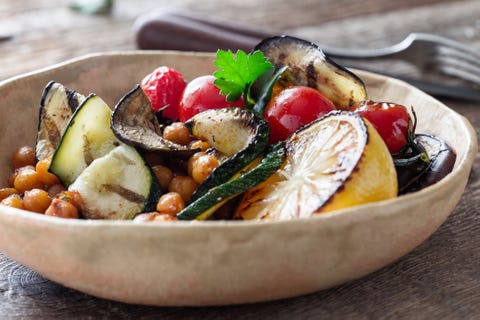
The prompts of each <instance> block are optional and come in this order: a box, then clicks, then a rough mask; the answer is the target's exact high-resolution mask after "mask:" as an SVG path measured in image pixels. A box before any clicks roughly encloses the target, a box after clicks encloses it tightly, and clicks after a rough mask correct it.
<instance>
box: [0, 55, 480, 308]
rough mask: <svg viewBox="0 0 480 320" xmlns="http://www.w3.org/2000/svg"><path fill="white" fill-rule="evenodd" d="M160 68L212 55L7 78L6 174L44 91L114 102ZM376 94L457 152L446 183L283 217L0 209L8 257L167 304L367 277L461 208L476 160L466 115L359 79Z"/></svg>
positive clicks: (256, 295)
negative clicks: (186, 217)
mask: <svg viewBox="0 0 480 320" xmlns="http://www.w3.org/2000/svg"><path fill="white" fill-rule="evenodd" d="M159 65H168V66H171V67H174V68H177V69H178V70H180V71H181V72H183V73H184V75H185V77H186V78H187V79H192V78H193V77H194V76H196V75H201V74H206V73H210V72H212V71H213V64H212V56H211V55H209V54H190V53H173V52H163V53H162V52H160V53H159V52H157V53H153V52H129V53H109V54H100V55H91V56H87V57H83V58H80V59H77V60H73V61H68V62H66V63H63V64H60V65H57V66H54V67H51V68H47V69H44V70H40V71H37V72H33V73H30V74H27V75H23V76H19V77H16V78H13V79H10V80H7V81H4V82H2V83H0V99H1V100H0V114H1V115H2V116H1V117H0V141H1V142H0V145H1V156H0V178H1V181H5V180H6V178H7V176H8V174H9V173H10V172H11V170H12V169H11V165H10V157H11V154H12V152H13V150H14V149H15V148H16V147H18V146H20V145H25V144H27V145H32V146H33V145H34V142H35V133H36V127H37V118H38V114H37V113H38V106H39V102H40V96H41V93H42V90H43V88H44V86H45V85H46V84H47V82H48V81H49V80H55V81H58V82H61V83H63V84H65V85H66V86H69V87H71V88H73V89H75V90H77V91H79V92H82V93H85V94H88V93H90V92H95V93H97V94H98V95H100V96H101V97H102V98H104V100H106V101H107V102H108V103H110V104H111V105H112V106H113V105H114V104H115V103H116V102H117V101H118V100H119V99H120V97H122V95H123V94H124V93H125V92H127V91H128V90H129V89H131V88H132V87H133V86H134V85H135V84H136V83H138V82H139V81H140V80H141V79H142V77H143V76H144V75H145V74H147V73H148V72H150V71H151V70H153V69H154V68H155V67H157V66H159ZM358 74H359V75H360V76H361V77H362V78H363V79H364V81H365V82H366V84H367V87H368V90H369V94H370V97H371V98H372V99H377V100H389V101H396V102H399V103H402V104H405V105H407V106H410V105H413V106H414V107H415V110H416V112H417V115H418V119H419V123H418V132H427V133H431V134H435V135H439V136H441V137H443V138H445V139H446V140H447V142H448V143H449V144H450V145H451V146H452V147H453V148H454V149H455V150H456V152H457V160H456V163H455V168H454V170H453V172H452V173H450V174H449V175H448V176H447V177H446V178H445V179H443V180H442V181H441V182H439V183H437V184H435V185H433V186H431V187H429V188H426V189H424V190H422V191H420V192H416V193H413V194H409V195H406V196H402V197H399V198H397V199H393V200H388V201H382V202H377V203H371V204H368V205H364V206H359V207H355V208H350V209H347V210H342V211H338V212H335V213H332V214H329V215H324V216H318V217H314V218H311V219H304V220H297V221H284V222H272V223H270V222H269V223H265V222H241V221H226V222H216V221H211V222H193V223H191V222H179V223H164V224H153V223H150V224H148V223H146V224H135V223H132V222H129V221H85V220H66V219H60V218H55V217H48V216H44V215H40V214H34V213H30V212H26V211H22V210H18V209H13V208H8V207H5V206H1V205H0V250H1V251H3V252H4V253H5V254H7V255H8V256H9V257H11V258H12V259H15V260H17V261H18V262H20V263H22V264H24V265H26V266H28V267H29V268H31V269H32V270H34V271H36V272H38V273H40V274H41V275H43V276H45V277H46V278H48V279H51V280H53V281H56V282H58V283H61V284H63V285H65V286H67V287H71V288H74V289H77V290H80V291H83V292H85V293H89V294H92V295H95V296H98V297H103V298H108V299H112V300H118V301H123V302H129V303H141V304H149V305H159V306H174V305H223V304H234V303H246V302H256V301H264V300H272V299H279V298H285V297H292V296H297V295H301V294H305V293H310V292H315V291H318V290H322V289H326V288H329V287H332V286H335V285H338V284H341V283H344V282H346V281H349V280H352V279H356V278H359V277H362V276H364V275H366V274H368V273H370V272H373V271H375V270H377V269H379V268H381V267H383V266H385V265H386V264H388V263H391V262H392V261H394V260H396V259H398V258H399V257H401V256H402V255H404V254H406V253H407V252H409V251H411V250H412V249H413V248H415V247H416V246H417V245H419V244H420V243H421V242H422V241H424V240H425V239H426V238H427V237H428V236H430V235H431V234H432V233H433V232H434V231H435V230H436V229H437V228H438V227H439V226H440V225H441V224H442V223H443V222H444V221H445V219H446V218H447V216H448V215H449V214H450V212H451V211H452V210H453V208H454V207H455V205H456V204H457V203H458V201H459V199H460V197H461V195H462V193H463V191H464V188H465V185H466V183H467V179H468V174H469V172H470V169H471V166H472V162H473V159H474V156H475V154H476V153H477V141H476V135H475V132H474V130H473V129H472V127H471V125H470V124H469V123H468V122H467V120H466V119H465V118H464V117H462V116H460V115H459V114H457V113H455V112H454V111H452V110H450V109H448V108H447V107H446V106H444V105H443V104H442V103H440V102H438V101H437V100H435V99H433V98H432V97H430V96H428V95H426V94H424V93H422V92H421V91H419V90H417V89H415V88H413V87H411V86H409V85H407V84H405V83H403V82H400V81H397V80H393V79H389V78H386V77H382V76H378V75H373V74H370V73H365V72H358Z"/></svg>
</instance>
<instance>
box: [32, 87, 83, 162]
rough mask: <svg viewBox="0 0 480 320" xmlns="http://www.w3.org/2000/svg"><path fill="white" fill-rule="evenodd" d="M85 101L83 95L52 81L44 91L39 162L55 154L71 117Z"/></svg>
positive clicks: (40, 121)
mask: <svg viewBox="0 0 480 320" xmlns="http://www.w3.org/2000/svg"><path fill="white" fill-rule="evenodd" d="M84 99H85V96H83V95H82V94H80V93H78V92H76V91H74V90H71V89H69V88H67V87H65V86H64V85H62V84H60V83H58V82H54V81H50V82H49V83H48V84H47V86H46V87H45V89H44V90H43V94H42V100H41V101H40V114H39V121H38V132H37V143H36V146H35V156H36V158H37V160H42V159H45V158H49V157H51V156H52V155H53V153H54V152H55V149H56V148H57V145H58V142H59V141H60V138H61V136H62V134H63V131H64V130H65V128H66V127H67V125H68V122H69V121H70V117H71V116H72V114H73V112H74V111H75V110H76V109H77V107H78V106H79V105H80V103H81V102H82V101H83V100H84Z"/></svg>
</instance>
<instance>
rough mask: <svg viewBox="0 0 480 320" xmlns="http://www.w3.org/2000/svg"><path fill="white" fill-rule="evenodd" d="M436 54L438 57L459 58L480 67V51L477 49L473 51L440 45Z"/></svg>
mask: <svg viewBox="0 0 480 320" xmlns="http://www.w3.org/2000/svg"><path fill="white" fill-rule="evenodd" d="M463 49H465V48H463ZM467 49H468V48H467ZM436 54H437V56H438V57H445V58H447V59H449V58H451V59H457V60H460V61H464V62H465V63H468V64H470V65H472V66H474V67H476V68H480V53H477V52H475V51H473V52H471V51H466V50H462V48H453V47H445V46H438V48H437V52H436Z"/></svg>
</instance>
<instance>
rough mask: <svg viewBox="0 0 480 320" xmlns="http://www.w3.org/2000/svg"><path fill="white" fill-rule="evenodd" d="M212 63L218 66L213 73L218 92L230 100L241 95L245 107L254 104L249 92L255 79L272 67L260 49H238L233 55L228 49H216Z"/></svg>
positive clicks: (234, 99)
mask: <svg viewBox="0 0 480 320" xmlns="http://www.w3.org/2000/svg"><path fill="white" fill-rule="evenodd" d="M214 64H215V66H216V67H217V68H218V70H217V71H215V72H214V73H213V75H214V76H215V77H216V79H215V82H214V83H215V85H216V86H217V87H218V88H219V89H220V93H221V94H223V95H225V96H226V97H227V101H230V102H233V101H236V100H238V99H239V98H240V97H242V96H243V100H244V102H245V104H246V106H247V107H251V106H253V105H254V104H255V101H254V99H253V98H252V96H251V93H250V89H251V88H252V85H253V83H254V82H255V80H257V78H258V77H260V76H261V75H262V74H264V73H265V72H266V71H268V70H271V69H273V65H272V63H271V62H270V61H268V60H267V58H265V56H264V55H263V53H262V52H261V51H254V52H252V53H250V54H247V53H245V51H243V50H238V51H237V53H236V55H234V54H233V52H232V51H230V50H228V51H225V50H218V51H217V59H216V60H215V61H214Z"/></svg>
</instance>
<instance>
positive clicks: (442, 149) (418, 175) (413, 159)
mask: <svg viewBox="0 0 480 320" xmlns="http://www.w3.org/2000/svg"><path fill="white" fill-rule="evenodd" d="M413 143H414V144H415V147H416V148H415V149H416V150H420V151H423V152H424V153H425V155H422V154H421V153H416V152H412V155H411V156H410V157H409V158H406V159H400V160H395V168H396V170H397V176H398V190H399V193H400V194H405V193H409V192H414V191H418V190H420V189H423V188H425V187H428V186H430V185H432V184H434V183H436V182H438V181H440V180H441V179H442V178H443V177H445V176H446V175H447V174H448V173H450V172H451V171H452V169H453V165H454V164H455V160H456V158H457V155H456V153H455V151H454V150H453V149H452V148H450V146H449V145H448V144H447V143H446V142H445V140H443V139H442V138H440V137H437V136H432V135H429V134H423V133H421V134H416V135H415V139H414V141H413ZM417 152H418V151H417Z"/></svg>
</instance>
